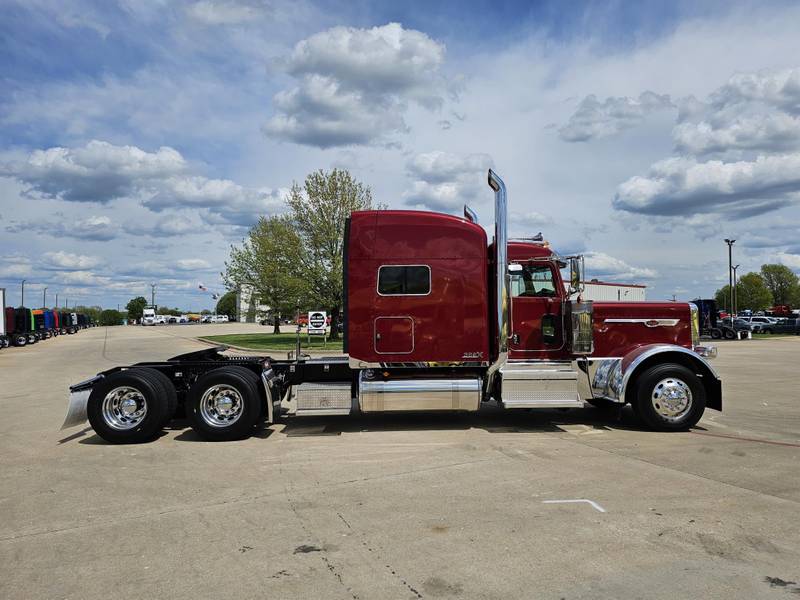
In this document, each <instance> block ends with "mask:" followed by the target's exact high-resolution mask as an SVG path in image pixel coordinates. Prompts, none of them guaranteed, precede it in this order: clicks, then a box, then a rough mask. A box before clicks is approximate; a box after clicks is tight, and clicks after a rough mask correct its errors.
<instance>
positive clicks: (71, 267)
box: [42, 250, 103, 271]
mask: <svg viewBox="0 0 800 600" xmlns="http://www.w3.org/2000/svg"><path fill="white" fill-rule="evenodd" d="M42 256H43V258H44V261H45V264H46V265H47V266H48V267H50V268H53V269H59V270H61V269H63V270H65V271H79V270H86V269H92V268H94V267H96V266H98V265H100V264H102V263H103V261H102V260H101V259H100V258H98V257H96V256H87V255H85V254H72V253H71V252H64V251H63V250H59V251H58V252H45V253H44V254H43V255H42Z"/></svg>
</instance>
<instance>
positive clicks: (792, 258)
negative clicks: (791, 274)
mask: <svg viewBox="0 0 800 600" xmlns="http://www.w3.org/2000/svg"><path fill="white" fill-rule="evenodd" d="M777 258H778V261H779V262H780V263H781V264H783V265H786V266H787V267H789V268H790V269H793V270H795V271H800V254H790V253H788V252H779V253H778V254H777Z"/></svg>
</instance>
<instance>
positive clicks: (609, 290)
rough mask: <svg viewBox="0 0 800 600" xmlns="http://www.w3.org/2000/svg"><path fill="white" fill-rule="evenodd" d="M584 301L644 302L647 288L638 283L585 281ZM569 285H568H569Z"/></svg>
mask: <svg viewBox="0 0 800 600" xmlns="http://www.w3.org/2000/svg"><path fill="white" fill-rule="evenodd" d="M583 284H584V286H585V287H584V291H583V294H582V295H581V296H582V298H583V299H584V300H597V301H602V302H644V301H645V300H646V297H645V296H646V294H645V291H646V290H647V286H645V285H639V284H636V283H609V282H607V281H599V280H597V279H592V280H590V281H584V282H583ZM567 285H568V284H567Z"/></svg>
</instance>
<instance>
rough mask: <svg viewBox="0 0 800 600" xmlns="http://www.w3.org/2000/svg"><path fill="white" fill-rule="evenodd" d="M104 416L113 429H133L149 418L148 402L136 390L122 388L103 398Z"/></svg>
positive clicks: (126, 387) (115, 389)
mask: <svg viewBox="0 0 800 600" xmlns="http://www.w3.org/2000/svg"><path fill="white" fill-rule="evenodd" d="M102 414H103V420H104V421H105V422H106V424H108V426H109V427H111V428H112V429H117V430H119V431H125V430H128V429H133V428H134V427H136V426H137V425H139V424H140V423H141V422H142V421H143V420H144V418H145V416H147V400H145V397H144V395H142V392H140V391H139V390H137V389H136V388H133V387H128V386H120V387H117V388H114V389H113V390H111V391H110V392H108V394H106V397H105V398H103V406H102Z"/></svg>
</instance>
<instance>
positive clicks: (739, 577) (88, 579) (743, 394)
mask: <svg viewBox="0 0 800 600" xmlns="http://www.w3.org/2000/svg"><path fill="white" fill-rule="evenodd" d="M264 330H265V328H263V327H259V326H257V325H255V326H252V325H251V326H247V325H240V324H227V325H196V326H165V327H153V328H144V327H115V328H95V329H89V330H86V331H82V332H80V333H79V334H77V335H74V336H64V337H63V338H59V339H58V340H57V341H56V342H43V343H40V344H36V345H35V346H31V347H26V348H19V349H15V350H14V351H8V352H0V408H1V409H2V414H3V415H4V418H3V419H2V421H0V597H2V598H9V599H11V598H76V599H77V598H80V599H90V598H167V597H169V598H221V597H226V598H290V597H294V598H320V599H333V598H343V599H355V598H360V599H368V598H411V599H413V598H456V597H460V598H498V599H508V598H554V599H559V598H567V599H569V598H600V597H602V598H700V597H707V598H708V597H725V598H748V599H749V598H756V597H757V598H781V597H785V598H791V597H798V596H797V595H796V594H798V593H800V520H798V515H799V514H800V477H799V475H800V402H799V400H800V394H798V385H797V373H796V371H797V365H798V356H800V339H797V338H775V339H768V340H749V341H743V342H722V343H720V344H719V347H720V356H719V358H718V359H717V360H716V361H715V362H714V367H715V368H716V369H717V370H718V372H719V373H720V376H721V377H722V379H723V386H724V387H723V389H724V412H723V413H717V412H714V411H709V412H707V413H706V417H705V418H704V419H703V420H702V421H701V423H700V426H699V427H697V428H696V429H695V430H693V431H691V432H687V433H677V434H674V433H653V432H648V431H640V430H639V429H637V426H636V424H635V422H634V421H633V418H632V415H631V414H629V412H628V411H626V412H624V413H623V415H622V418H621V419H620V420H617V419H615V418H613V417H610V416H607V415H605V414H603V413H602V412H601V411H599V410H597V409H594V408H586V409H583V410H577V411H572V412H558V411H544V412H520V413H514V412H512V413H500V412H497V411H492V410H488V411H486V412H485V413H479V414H475V415H451V414H441V415H422V416H385V415H382V416H380V417H359V418H347V417H337V418H333V417H332V418H328V419H325V420H309V419H305V420H298V421H296V422H294V423H291V424H288V425H285V426H284V425H277V426H274V427H272V428H271V429H267V430H264V431H261V432H259V434H258V435H257V436H256V437H253V438H252V439H248V440H245V441H241V442H229V443H218V444H214V443H206V442H202V441H199V440H198V438H197V437H196V436H195V435H194V434H193V432H192V431H191V430H189V429H187V428H186V427H185V424H184V423H182V422H177V423H176V424H175V427H174V428H173V429H170V430H169V431H167V432H166V434H165V435H164V436H162V437H161V438H159V439H158V440H157V441H155V442H153V443H150V444H146V445H135V446H111V445H107V444H105V443H104V442H103V441H102V440H100V439H99V438H98V437H96V436H94V435H93V434H92V432H91V430H82V428H80V427H78V428H75V429H71V430H67V431H59V427H60V425H61V421H62V420H63V417H64V414H65V412H66V390H67V386H68V385H69V384H70V383H75V382H77V381H80V380H82V379H85V378H87V377H89V376H92V375H94V374H95V373H96V372H97V371H99V370H103V369H107V368H109V367H112V366H114V365H117V364H122V363H130V362H136V361H141V360H161V359H165V358H168V357H170V356H173V355H175V354H179V353H182V352H187V351H191V350H193V349H200V348H202V347H204V344H202V343H200V342H197V341H196V340H194V339H193V338H194V337H195V336H200V335H213V334H217V333H235V332H241V333H247V332H252V331H264ZM563 500H589V501H591V502H565V503H562V502H553V501H563ZM795 582H797V583H795Z"/></svg>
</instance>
